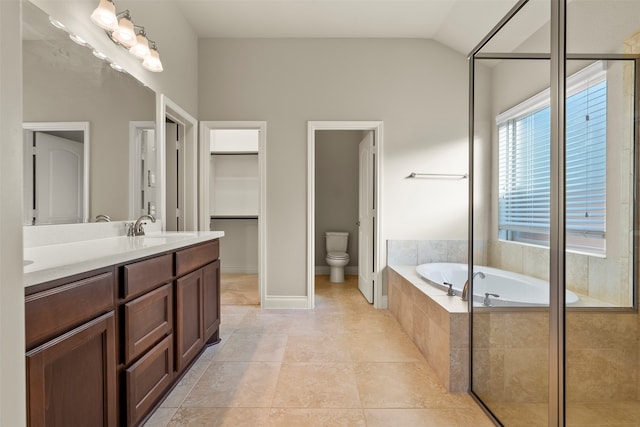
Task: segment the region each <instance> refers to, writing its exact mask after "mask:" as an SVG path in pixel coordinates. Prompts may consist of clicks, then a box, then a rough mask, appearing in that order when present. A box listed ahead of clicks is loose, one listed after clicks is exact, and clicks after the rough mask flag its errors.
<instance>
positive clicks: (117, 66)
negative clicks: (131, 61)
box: [109, 62, 126, 73]
mask: <svg viewBox="0 0 640 427" xmlns="http://www.w3.org/2000/svg"><path fill="white" fill-rule="evenodd" d="M109 66H111V68H113V69H114V70H116V71H118V72H120V73H126V70H125V69H124V68H122V67H121V66H120V65H118V64H116V63H115V62H112V63H111V64H109Z"/></svg>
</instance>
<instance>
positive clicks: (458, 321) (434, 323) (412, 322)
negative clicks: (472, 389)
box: [387, 265, 469, 393]
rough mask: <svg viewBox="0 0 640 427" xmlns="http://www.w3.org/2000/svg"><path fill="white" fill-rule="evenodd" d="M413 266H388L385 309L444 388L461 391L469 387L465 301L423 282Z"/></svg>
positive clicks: (455, 391) (454, 391) (467, 319)
mask: <svg viewBox="0 0 640 427" xmlns="http://www.w3.org/2000/svg"><path fill="white" fill-rule="evenodd" d="M415 268H416V267H415V265H401V266H390V267H389V268H388V281H387V283H388V298H389V310H390V311H391V313H392V314H393V315H394V316H395V317H396V318H397V319H398V322H400V324H401V325H402V328H403V329H404V330H405V332H406V333H407V334H408V335H409V336H410V337H411V339H412V340H413V342H414V343H415V344H416V346H417V347H418V348H419V349H420V351H421V352H422V354H423V355H424V357H425V359H426V360H427V362H428V363H429V365H431V367H432V368H433V369H434V370H435V371H436V374H437V375H438V378H439V379H440V382H441V383H442V385H443V386H444V387H445V388H446V389H447V391H449V392H450V393H464V392H466V391H467V390H468V386H469V313H468V312H467V303H466V302H464V301H462V300H461V299H460V297H458V296H447V294H446V292H445V291H443V290H440V289H436V288H435V287H432V286H430V285H429V284H427V283H426V282H425V280H424V279H422V278H421V277H420V276H419V275H418V274H417V273H416V270H415Z"/></svg>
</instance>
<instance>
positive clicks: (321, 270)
mask: <svg viewBox="0 0 640 427" xmlns="http://www.w3.org/2000/svg"><path fill="white" fill-rule="evenodd" d="M330 272H331V267H329V266H328V265H316V274H324V275H328V274H329V273H330ZM344 274H349V275H353V276H357V275H358V266H357V265H348V266H346V267H345V268H344Z"/></svg>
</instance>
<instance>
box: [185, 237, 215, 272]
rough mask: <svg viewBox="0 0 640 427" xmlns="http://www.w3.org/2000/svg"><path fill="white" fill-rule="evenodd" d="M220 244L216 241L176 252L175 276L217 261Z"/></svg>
mask: <svg viewBox="0 0 640 427" xmlns="http://www.w3.org/2000/svg"><path fill="white" fill-rule="evenodd" d="M219 255H220V242H219V241H218V240H217V239H216V240H213V241H211V242H208V243H204V244H202V245H199V246H195V247H193V248H189V249H185V250H182V251H178V252H176V276H182V275H184V274H186V273H189V272H190V271H193V270H195V269H196V268H199V267H202V266H203V265H206V264H209V263H210V262H212V261H215V260H217V259H218V256H219Z"/></svg>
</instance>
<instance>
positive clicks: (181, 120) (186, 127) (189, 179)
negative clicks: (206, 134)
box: [156, 95, 207, 231]
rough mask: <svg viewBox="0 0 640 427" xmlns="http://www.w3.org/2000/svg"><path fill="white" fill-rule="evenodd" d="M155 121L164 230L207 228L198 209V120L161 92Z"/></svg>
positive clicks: (160, 204) (159, 196)
mask: <svg viewBox="0 0 640 427" xmlns="http://www.w3.org/2000/svg"><path fill="white" fill-rule="evenodd" d="M156 118H157V120H156V122H157V123H159V124H161V125H159V126H158V127H157V129H156V132H157V134H158V136H157V138H158V141H159V144H158V146H159V150H158V151H159V158H158V165H159V169H160V175H161V179H160V191H158V192H157V193H156V195H157V199H158V205H159V210H160V212H159V216H160V218H162V220H163V229H164V230H168V231H193V230H206V229H207V228H205V227H203V223H204V220H203V219H202V218H199V217H198V215H199V209H198V134H197V123H198V121H197V120H196V119H195V118H194V117H193V116H191V115H190V114H189V113H187V112H186V111H185V110H183V109H182V108H181V107H180V106H179V105H177V104H175V103H174V102H172V101H171V100H170V99H169V98H167V97H166V96H164V95H160V108H159V110H158V114H157V116H156Z"/></svg>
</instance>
